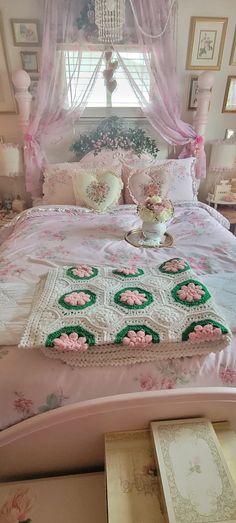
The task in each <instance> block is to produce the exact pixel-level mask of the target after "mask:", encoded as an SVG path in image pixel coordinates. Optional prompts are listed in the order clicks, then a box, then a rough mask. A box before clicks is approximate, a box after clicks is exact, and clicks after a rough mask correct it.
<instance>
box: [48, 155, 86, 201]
mask: <svg viewBox="0 0 236 523" xmlns="http://www.w3.org/2000/svg"><path fill="white" fill-rule="evenodd" d="M78 165H79V163H78V162H75V163H69V162H65V163H54V164H48V165H47V166H46V168H45V170H44V173H43V175H44V183H43V195H44V197H43V203H44V204H47V205H75V196H74V191H73V185H72V179H71V174H72V173H73V172H74V171H75V169H76V167H77V166H78Z"/></svg>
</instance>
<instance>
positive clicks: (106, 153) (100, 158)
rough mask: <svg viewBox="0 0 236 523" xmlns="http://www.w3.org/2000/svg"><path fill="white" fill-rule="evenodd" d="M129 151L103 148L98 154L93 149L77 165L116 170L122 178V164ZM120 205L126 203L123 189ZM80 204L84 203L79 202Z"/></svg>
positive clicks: (87, 167) (86, 167) (85, 167)
mask: <svg viewBox="0 0 236 523" xmlns="http://www.w3.org/2000/svg"><path fill="white" fill-rule="evenodd" d="M127 154H128V153H127V151H125V150H124V149H115V150H114V151H112V150H110V149H101V151H100V152H99V153H97V154H96V155H95V154H94V153H93V151H90V152H89V153H87V154H86V155H85V156H83V158H82V159H81V160H80V162H79V164H78V163H77V166H79V169H81V168H82V169H86V170H88V169H98V168H99V169H100V168H101V169H102V170H103V169H107V170H109V169H111V170H112V172H115V173H116V174H117V175H118V176H119V177H120V178H121V177H122V164H123V161H124V159H125V158H126V156H127ZM118 203H119V205H122V204H123V203H124V196H123V191H121V194H120V198H119V202H118ZM78 205H84V204H83V203H82V204H79V203H78Z"/></svg>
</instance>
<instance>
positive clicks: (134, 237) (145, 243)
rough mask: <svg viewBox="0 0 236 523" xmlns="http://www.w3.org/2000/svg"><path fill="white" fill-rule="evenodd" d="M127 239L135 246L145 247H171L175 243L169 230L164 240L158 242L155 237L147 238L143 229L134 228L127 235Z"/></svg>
mask: <svg viewBox="0 0 236 523" xmlns="http://www.w3.org/2000/svg"><path fill="white" fill-rule="evenodd" d="M125 240H126V241H127V242H128V243H131V245H133V246H134V247H145V248H155V249H157V248H158V249H160V248H161V247H164V248H169V247H172V245H173V244H174V239H173V236H171V234H169V233H168V232H165V234H164V238H163V242H162V243H160V244H159V243H157V241H156V240H155V239H153V240H150V239H149V238H145V236H144V235H143V231H142V229H132V230H131V231H129V232H128V233H127V234H126V235H125Z"/></svg>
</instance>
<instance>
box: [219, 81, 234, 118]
mask: <svg viewBox="0 0 236 523" xmlns="http://www.w3.org/2000/svg"><path fill="white" fill-rule="evenodd" d="M222 113H236V76H228V78H227V83H226V88H225V95H224V101H223V107H222Z"/></svg>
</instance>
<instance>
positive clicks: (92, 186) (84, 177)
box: [73, 168, 123, 212]
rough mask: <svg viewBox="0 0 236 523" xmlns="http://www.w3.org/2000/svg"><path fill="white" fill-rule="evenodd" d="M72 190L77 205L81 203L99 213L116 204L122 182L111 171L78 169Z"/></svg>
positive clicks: (106, 169) (74, 176)
mask: <svg viewBox="0 0 236 523" xmlns="http://www.w3.org/2000/svg"><path fill="white" fill-rule="evenodd" d="M73 188H74V194H75V200H76V204H77V205H80V204H81V201H82V203H83V205H84V206H85V207H88V208H90V209H93V210H95V211H98V212H100V211H106V210H107V209H109V208H110V207H112V206H113V205H116V204H117V203H118V201H119V198H120V195H121V191H122V188H123V182H122V179H121V177H120V176H119V175H118V174H117V173H115V172H113V171H112V169H108V168H104V169H101V168H100V169H78V170H77V172H76V173H74V175H73ZM78 202H79V203H78Z"/></svg>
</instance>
